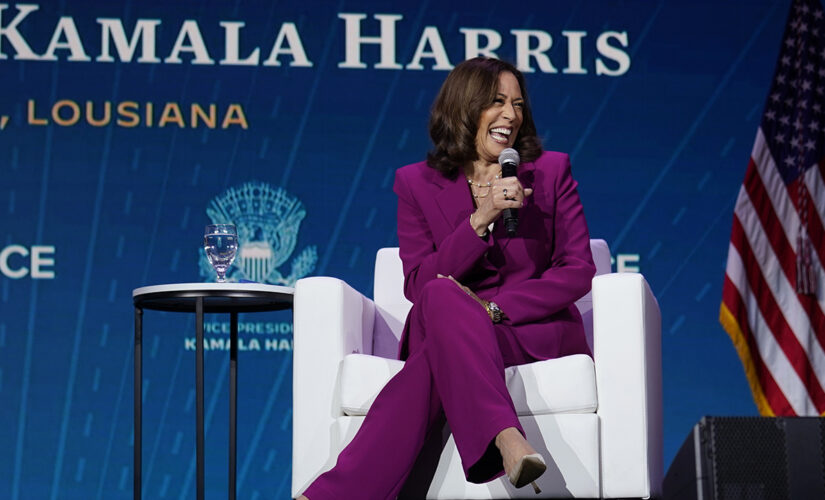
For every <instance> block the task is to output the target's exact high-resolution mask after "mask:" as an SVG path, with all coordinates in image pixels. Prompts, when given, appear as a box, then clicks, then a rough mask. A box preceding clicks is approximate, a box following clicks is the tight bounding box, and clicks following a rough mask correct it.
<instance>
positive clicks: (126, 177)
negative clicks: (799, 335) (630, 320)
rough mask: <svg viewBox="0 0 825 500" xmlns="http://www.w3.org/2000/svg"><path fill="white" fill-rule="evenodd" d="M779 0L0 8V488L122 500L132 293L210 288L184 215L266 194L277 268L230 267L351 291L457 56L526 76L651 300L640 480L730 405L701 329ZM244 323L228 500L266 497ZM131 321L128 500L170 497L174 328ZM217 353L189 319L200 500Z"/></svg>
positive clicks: (211, 439)
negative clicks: (656, 441) (139, 353)
mask: <svg viewBox="0 0 825 500" xmlns="http://www.w3.org/2000/svg"><path fill="white" fill-rule="evenodd" d="M35 1H36V0H35ZM788 7H789V1H788V0H741V1H728V2H717V1H710V0H700V1H693V2H665V1H658V2H654V1H646V0H627V1H622V2H615V1H609V0H588V1H583V2H539V1H536V2H522V3H519V4H517V5H516V4H507V3H504V4H503V3H501V2H493V1H486V0H485V1H481V0H474V1H453V2H433V1H426V0H424V1H417V2H412V1H404V2H394V3H393V4H392V5H391V6H390V5H388V4H386V3H385V2H379V1H345V0H341V1H338V2H327V1H321V0H305V1H303V2H273V1H263V0H245V1H241V0H235V1H217V0H201V1H194V0H186V1H183V0H181V1H176V2H167V1H160V0H141V1H128V0H127V1H120V2H111V1H104V0H66V1H59V2H58V1H50V2H44V1H41V2H39V3H32V4H15V3H9V4H0V75H2V77H1V78H0V88H1V89H2V91H0V172H2V182H1V183H0V214H2V219H0V220H2V223H1V224H0V450H3V451H2V452H0V497H2V498H10V499H18V498H53V499H54V498H106V499H110V498H128V497H130V496H131V477H132V476H131V474H132V469H131V466H132V432H131V431H132V391H131V388H132V372H131V367H132V364H131V363H132V355H133V353H132V306H131V291H132V289H133V288H136V287H139V286H143V285H149V284H159V283H171V282H190V281H204V280H210V279H212V276H210V275H209V273H208V272H207V270H206V269H205V268H204V267H203V263H202V260H201V259H202V257H201V253H200V252H201V251H200V249H199V247H200V244H201V236H202V230H203V226H204V224H207V223H210V222H211V221H215V222H220V220H219V219H221V218H222V217H224V216H225V214H227V213H238V214H246V211H248V208H249V206H250V204H251V203H256V202H260V201H261V200H269V203H270V205H271V206H273V207H275V208H273V209H272V210H269V211H268V212H266V213H265V214H263V215H260V216H259V220H258V222H259V226H260V227H261V228H263V229H262V230H261V231H259V232H258V233H256V234H252V235H251V236H250V238H251V240H254V241H257V242H258V243H259V244H260V245H259V250H260V251H263V252H270V253H269V255H271V256H272V257H273V259H274V261H275V262H276V265H275V266H274V267H273V266H270V267H268V268H267V269H265V270H264V271H261V270H258V271H257V272H253V271H252V270H250V269H243V268H241V267H240V266H239V267H237V268H236V269H234V270H233V271H232V272H233V273H234V276H235V277H236V278H240V277H247V278H248V279H249V278H251V279H256V281H267V282H271V283H277V284H281V283H287V284H289V283H291V282H294V280H295V279H297V278H300V277H302V276H305V275H321V274H324V275H333V276H337V277H340V278H343V279H345V280H346V281H348V282H349V283H351V284H352V285H353V286H354V287H355V288H356V289H358V290H360V291H362V292H363V293H365V294H368V295H371V293H372V289H371V288H372V285H371V276H372V265H373V259H374V254H375V251H376V250H377V249H378V248H380V247H383V246H394V245H397V239H396V235H395V203H396V202H395V196H394V194H393V193H392V190H391V182H392V179H393V172H394V171H395V169H396V168H398V167H399V166H402V165H405V164H408V163H412V162H415V161H419V160H421V159H422V158H423V156H424V154H425V152H426V151H427V149H428V148H429V147H430V145H429V139H428V136H427V133H426V123H427V116H428V109H429V105H430V103H431V101H432V99H433V97H434V96H435V93H436V92H437V90H438V87H439V86H440V84H441V82H442V81H443V79H444V77H445V76H446V70H445V68H448V67H450V65H454V64H456V63H458V62H459V61H461V60H462V59H463V58H464V57H465V56H466V55H467V54H468V53H470V52H472V51H473V48H474V47H481V48H484V47H493V48H494V49H493V50H494V52H495V53H496V54H497V55H498V56H499V57H502V58H505V59H508V60H511V61H513V62H517V63H518V64H519V65H520V66H521V67H522V69H523V70H525V71H526V75H527V81H528V89H529V92H530V97H531V99H532V104H533V109H534V115H535V119H536V123H537V126H538V129H539V133H540V135H541V136H542V139H543V141H544V144H545V146H546V147H547V148H548V149H554V150H560V151H567V152H569V153H571V155H572V160H573V169H574V170H573V172H574V175H575V177H576V178H577V179H578V181H579V183H580V186H579V189H580V193H581V196H582V198H583V201H584V206H585V212H586V215H587V218H588V221H589V224H590V229H591V234H592V236H593V237H600V238H604V239H606V240H607V241H608V243H609V245H610V246H611V249H612V252H613V254H614V256H615V257H616V266H617V269H618V270H640V271H641V272H643V273H644V274H645V276H646V278H647V280H648V281H649V282H650V285H651V287H652V289H653V290H654V293H655V294H656V296H657V297H658V300H659V302H660V305H661V309H662V335H663V361H664V362H663V369H664V373H663V377H664V416H665V420H664V425H665V466H667V465H668V464H669V463H670V461H671V460H672V458H673V456H674V454H675V452H676V450H677V449H678V447H679V445H680V444H681V442H682V440H683V439H684V437H685V435H686V434H687V432H688V431H689V429H690V427H691V426H692V425H693V424H694V423H695V422H696V421H697V420H698V418H699V417H700V416H702V415H705V414H714V415H748V414H755V407H754V405H753V403H752V400H751V397H750V392H749V389H748V386H747V383H746V380H745V377H744V375H743V372H742V368H741V365H740V363H739V361H738V358H737V356H736V353H735V351H734V349H733V348H732V345H731V344H730V342H729V340H728V338H727V336H726V335H725V333H724V331H723V330H722V328H721V327H720V326H719V324H718V322H717V315H718V310H719V303H720V294H721V284H722V280H723V275H724V265H725V258H726V255H727V248H728V237H729V231H730V227H731V216H732V210H733V202H734V199H735V197H736V194H737V191H738V189H739V185H740V184H741V181H742V178H743V175H744V171H745V167H746V165H747V161H748V157H749V153H750V148H751V145H752V142H753V138H754V136H755V133H756V129H757V127H758V123H759V120H760V117H761V112H762V108H763V103H764V102H765V99H766V96H767V92H768V88H769V84H770V80H771V76H772V73H773V69H774V64H775V60H776V55H777V53H778V50H779V43H780V38H781V33H782V30H783V28H784V23H785V18H786V14H787V11H788ZM358 30H360V37H367V38H362V39H361V43H360V45H359V44H358V43H357V42H358V37H359V33H358V32H357V31H358ZM369 37H371V38H369ZM379 40H380V41H381V44H380V45H379V43H377V42H378V41H379ZM496 42H498V43H496ZM495 47H497V48H495ZM107 110H108V111H107ZM247 215H248V214H247ZM285 235H291V238H293V239H290V237H287V236H285ZM250 248H251V247H250ZM242 322H243V324H242V332H241V338H242V340H243V342H244V345H243V348H244V350H243V351H242V352H241V361H240V367H241V373H240V401H241V404H240V415H239V419H240V427H239V450H240V452H241V454H240V457H239V488H240V490H239V491H240V496H241V497H242V498H264V497H266V498H286V497H288V494H289V493H288V492H289V481H290V454H291V449H290V446H291V445H290V433H291V409H290V402H291V339H292V331H291V317H290V316H289V314H287V313H277V314H276V313H273V314H269V315H252V316H246V317H242ZM144 326H145V328H144V331H145V344H144V345H145V362H144V374H145V380H144V394H143V397H144V401H145V406H144V432H145V434H144V436H145V438H144V481H145V482H144V491H145V492H146V495H147V497H150V498H188V497H190V496H192V495H193V494H194V486H195V485H194V432H193V428H194V426H193V422H194V390H193V387H194V374H193V371H194V356H193V352H192V350H193V348H194V345H193V343H192V342H193V341H192V339H191V337H192V336H193V333H192V332H193V331H194V325H193V319H192V318H191V317H188V316H186V315H176V314H172V313H168V314H166V313H157V312H147V313H146V316H145V325H144ZM227 336H228V335H227V331H226V323H225V318H222V317H219V316H214V317H209V318H208V320H207V337H208V338H209V339H210V342H211V344H210V346H211V347H212V349H210V350H209V351H208V352H207V357H206V368H207V372H208V378H207V385H206V387H207V399H206V404H207V458H208V463H207V488H208V491H209V493H210V494H211V495H213V496H214V497H215V498H218V497H221V496H223V495H224V494H225V491H226V481H227V479H226V473H225V463H226V458H225V457H226V446H227V445H226V439H227V438H226V433H225V428H226V420H227V411H228V410H227V406H226V391H227V385H226V379H227V377H228V374H227V371H228V370H227V368H228V354H227V352H226V351H225V350H223V349H222V347H223V346H224V344H223V340H222V339H225V338H226V337H227Z"/></svg>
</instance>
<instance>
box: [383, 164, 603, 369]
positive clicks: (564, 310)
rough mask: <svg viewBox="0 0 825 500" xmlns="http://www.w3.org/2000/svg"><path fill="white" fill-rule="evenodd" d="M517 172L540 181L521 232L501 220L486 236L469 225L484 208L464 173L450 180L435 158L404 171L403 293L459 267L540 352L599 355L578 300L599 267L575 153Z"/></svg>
mask: <svg viewBox="0 0 825 500" xmlns="http://www.w3.org/2000/svg"><path fill="white" fill-rule="evenodd" d="M518 178H519V181H521V184H522V185H523V186H524V187H525V188H528V187H530V188H533V194H532V195H531V196H529V197H527V198H526V201H525V205H524V207H523V208H522V209H521V210H519V228H518V234H517V235H516V236H515V237H513V238H509V237H508V236H507V233H506V231H505V229H504V225H503V224H502V223H501V219H499V220H498V221H496V224H495V227H494V229H493V231H492V233H491V234H490V235H489V236H488V237H487V239H486V240H485V239H482V238H480V237H479V236H478V235H476V233H475V231H473V229H472V227H471V226H470V220H469V219H470V214H471V213H473V211H474V210H475V208H474V206H473V200H472V194H471V192H470V188H469V186H468V185H467V180H466V179H465V177H464V175H461V174H459V175H458V177H457V178H456V179H452V180H451V179H447V178H446V177H444V176H443V175H442V174H441V173H439V172H438V171H437V170H435V169H433V168H430V167H428V166H427V164H426V162H420V163H414V164H412V165H407V166H405V167H402V168H400V169H399V170H398V171H397V172H396V175H395V184H394V186H393V190H394V191H395V193H396V194H397V195H398V242H399V246H400V255H401V260H402V262H403V267H404V294H405V295H406V296H407V298H408V299H409V300H410V301H412V302H413V303H415V302H416V299H417V298H418V294H419V292H420V291H421V289H422V288H423V287H424V285H425V284H426V283H427V282H428V281H430V280H433V279H437V275H438V274H443V275H445V276H447V275H452V276H453V277H454V278H455V279H456V280H458V281H459V282H461V283H462V284H463V285H466V286H468V287H469V288H470V289H472V290H473V291H474V292H476V294H478V296H479V297H481V298H483V299H486V300H491V301H493V302H495V303H496V304H498V305H499V306H500V307H501V310H502V311H503V312H504V313H505V314H506V315H507V319H506V320H504V321H503V322H502V325H503V326H505V327H507V328H513V329H514V331H515V334H516V338H517V339H518V340H519V342H520V344H521V346H522V347H523V348H524V349H525V350H526V351H527V352H528V353H529V354H530V355H531V356H533V357H534V358H536V359H550V358H556V357H559V356H566V355H569V354H578V353H586V354H590V349H589V348H588V346H587V341H586V339H585V336H584V328H583V326H582V321H581V316H580V315H579V312H578V310H577V309H576V307H575V306H574V305H573V303H574V302H575V301H576V300H578V299H579V298H580V297H582V296H583V295H584V294H585V293H587V291H588V290H590V281H591V279H592V278H593V275H594V274H595V272H596V268H595V266H594V265H593V257H592V255H591V253H590V236H589V233H588V230H587V223H586V222H585V219H584V211H583V209H582V205H581V201H580V199H579V194H578V192H577V190H576V186H577V183H576V181H575V180H573V176H572V174H571V172H570V157H569V156H568V155H567V154H564V153H557V152H550V151H547V152H544V153H543V154H542V155H541V156H540V157H539V158H538V159H537V160H536V161H534V162H531V163H524V164H522V165H520V166H519V169H518ZM456 321H461V318H456ZM409 328H410V324H409V317H408V320H407V324H406V325H405V327H404V332H403V334H402V337H401V344H400V346H399V358H400V359H406V358H407V356H408V355H409V352H408V346H407V337H408V331H409Z"/></svg>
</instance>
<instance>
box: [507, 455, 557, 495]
mask: <svg viewBox="0 0 825 500" xmlns="http://www.w3.org/2000/svg"><path fill="white" fill-rule="evenodd" d="M545 470H547V464H546V463H544V458H543V457H542V456H541V455H540V454H538V453H533V454H532V455H524V456H523V457H521V460H519V461H518V463H517V464H516V466H515V467H513V470H511V471H510V473H509V474H507V478H508V479H510V482H511V483H513V486H515V487H516V488H521V487H522V486H525V485H527V483H530V484H532V485H533V490H534V491H535V492H536V495H538V494H539V493H541V490H540V489H539V487H538V486H537V485H536V483H535V481H536V479H538V478H539V477H541V475H542V474H544V471H545Z"/></svg>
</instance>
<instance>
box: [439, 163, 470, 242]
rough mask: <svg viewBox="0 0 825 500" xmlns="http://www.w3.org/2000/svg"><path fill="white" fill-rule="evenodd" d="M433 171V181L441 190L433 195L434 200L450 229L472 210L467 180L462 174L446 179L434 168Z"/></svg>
mask: <svg viewBox="0 0 825 500" xmlns="http://www.w3.org/2000/svg"><path fill="white" fill-rule="evenodd" d="M433 172H435V173H436V175H435V178H434V183H435V184H436V185H438V186H439V187H441V191H439V192H438V193H437V194H436V195H435V201H436V203H437V204H438V207H439V208H440V209H441V214H442V215H443V216H444V221H445V222H446V223H447V227H448V229H449V231H452V230H453V229H455V228H456V227H457V226H458V225H459V224H460V223H461V220H462V219H465V218H467V217H469V216H470V214H471V213H472V212H473V203H472V201H471V200H470V193H469V190H468V188H467V181H466V180H465V179H464V176H462V175H458V176H457V177H456V178H455V179H447V178H445V177H444V176H443V175H441V174H439V173H437V172H436V171H435V170H433Z"/></svg>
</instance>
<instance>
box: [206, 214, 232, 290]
mask: <svg viewBox="0 0 825 500" xmlns="http://www.w3.org/2000/svg"><path fill="white" fill-rule="evenodd" d="M203 247H204V249H205V250H206V256H207V257H208V258H209V263H210V264H212V267H213V268H215V272H216V273H217V274H218V283H226V270H227V269H229V266H231V265H232V261H233V260H235V254H236V253H237V252H238V231H237V229H235V225H234V224H209V225H208V226H206V230H205V231H204V232H203Z"/></svg>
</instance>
